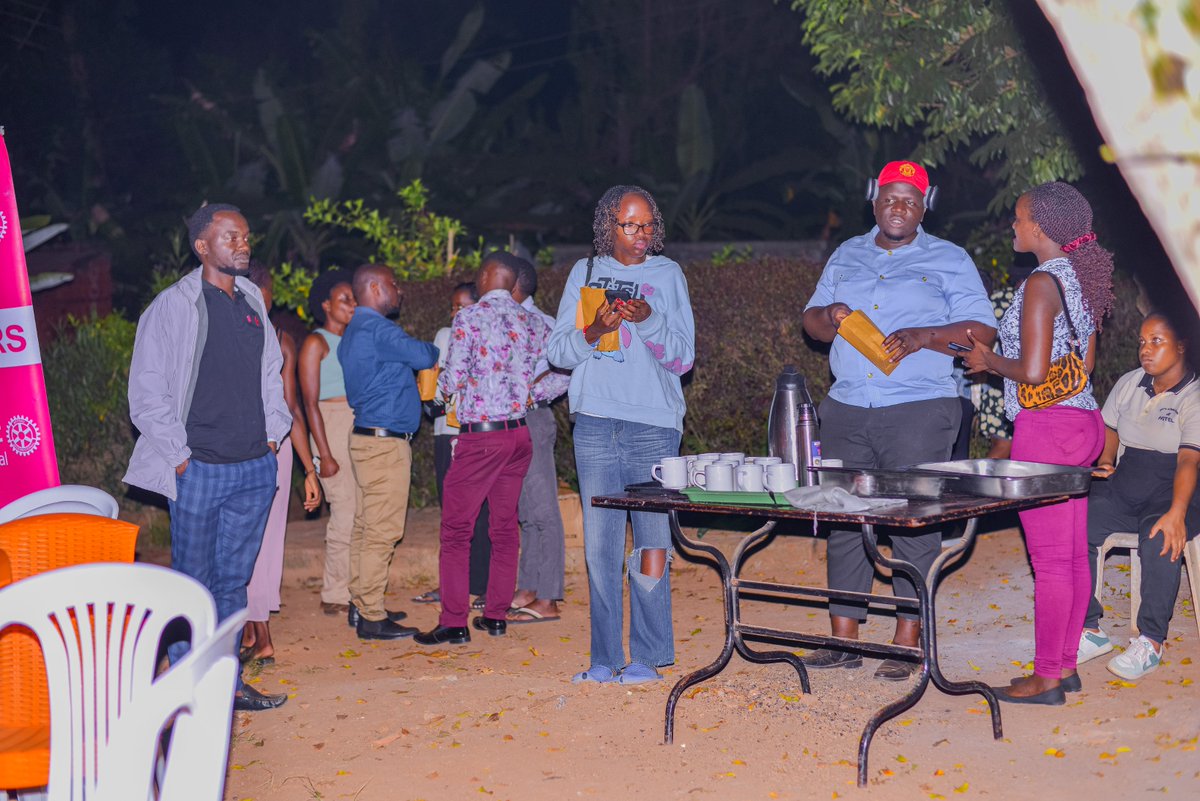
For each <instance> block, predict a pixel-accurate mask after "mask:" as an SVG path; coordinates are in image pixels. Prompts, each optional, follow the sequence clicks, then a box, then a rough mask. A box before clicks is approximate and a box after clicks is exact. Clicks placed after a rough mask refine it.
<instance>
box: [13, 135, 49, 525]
mask: <svg viewBox="0 0 1200 801" xmlns="http://www.w3.org/2000/svg"><path fill="white" fill-rule="evenodd" d="M58 483H59V480H58V460H57V458H56V457H55V454H54V436H53V434H52V433H51V430H50V409H49V407H48V406H47V405H46V381H45V378H44V377H43V376H42V354H41V350H40V348H39V347H38V338H37V326H36V325H34V319H33V295H32V294H31V293H30V291H29V272H28V270H27V269H26V267H25V247H24V245H23V244H22V242H21V222H20V218H19V217H18V216H17V195H16V192H14V191H13V181H12V167H11V165H10V164H9V161H8V147H7V146H6V145H5V143H4V136H3V134H2V133H0V506H3V505H5V504H6V503H8V502H10V501H13V500H16V499H17V498H21V497H23V496H25V495H28V494H29V493H31V492H35V491H37V490H40V489H45V488H46V487H54V486H57V485H58Z"/></svg>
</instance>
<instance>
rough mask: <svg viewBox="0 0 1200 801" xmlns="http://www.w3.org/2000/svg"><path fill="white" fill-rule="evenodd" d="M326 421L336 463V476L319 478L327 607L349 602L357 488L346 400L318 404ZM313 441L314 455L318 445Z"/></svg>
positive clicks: (350, 413)
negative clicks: (325, 520)
mask: <svg viewBox="0 0 1200 801" xmlns="http://www.w3.org/2000/svg"><path fill="white" fill-rule="evenodd" d="M317 406H318V408H319V409H320V411H321V419H322V420H324V421H325V436H326V438H327V439H328V441H329V452H330V455H331V456H333V458H334V460H335V461H336V462H337V463H338V471H337V474H336V475H334V476H332V477H330V478H322V479H321V489H322V490H323V491H324V493H325V500H327V501H329V524H328V525H327V526H326V527H325V577H324V580H323V581H322V583H321V600H322V601H324V602H325V603H328V604H345V603H350V535H351V532H353V531H354V510H355V508H356V507H357V499H356V496H357V494H358V486H357V484H355V481H354V465H353V464H351V462H350V429H351V428H353V427H354V412H353V411H352V410H351V409H350V406H349V404H347V403H346V399H345V398H340V399H338V400H325V401H319V402H318V403H317ZM309 439H310V441H311V442H312V450H313V453H316V452H317V443H316V442H315V441H313V440H312V439H311V437H310V438H309Z"/></svg>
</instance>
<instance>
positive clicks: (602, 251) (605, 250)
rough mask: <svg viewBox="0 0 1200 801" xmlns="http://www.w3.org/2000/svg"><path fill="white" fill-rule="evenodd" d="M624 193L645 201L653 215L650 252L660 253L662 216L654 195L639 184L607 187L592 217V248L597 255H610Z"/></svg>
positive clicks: (661, 247)
mask: <svg viewBox="0 0 1200 801" xmlns="http://www.w3.org/2000/svg"><path fill="white" fill-rule="evenodd" d="M626 195H637V196H639V197H640V198H641V199H642V200H644V201H646V205H648V206H649V207H650V213H651V214H652V215H653V222H654V234H653V235H652V236H651V237H650V247H649V248H647V250H648V251H649V252H650V253H652V254H653V253H660V252H661V251H662V249H663V233H664V232H663V218H662V212H660V211H659V210H658V204H657V203H655V202H654V197H653V196H652V195H651V194H650V193H649V192H647V191H646V190H645V189H642V188H641V187H640V186H631V185H624V184H622V185H617V186H614V187H611V188H609V190H608V191H607V192H605V193H604V194H603V195H602V196H601V197H600V202H599V203H597V204H596V216H594V217H593V218H592V249H593V250H595V251H596V255H597V256H611V255H612V252H613V236H614V235H615V234H616V226H617V215H618V214H619V213H620V210H621V199H622V198H623V197H625V196H626Z"/></svg>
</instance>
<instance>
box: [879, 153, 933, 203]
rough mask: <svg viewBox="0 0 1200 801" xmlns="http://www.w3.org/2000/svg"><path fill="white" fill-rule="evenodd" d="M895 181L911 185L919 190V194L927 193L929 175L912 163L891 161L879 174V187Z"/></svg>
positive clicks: (918, 165) (922, 168)
mask: <svg viewBox="0 0 1200 801" xmlns="http://www.w3.org/2000/svg"><path fill="white" fill-rule="evenodd" d="M897 181H899V182H902V183H906V184H912V185H913V186H915V187H916V188H917V189H919V190H921V194H922V195H923V194H925V193H926V192H928V191H929V173H927V172H925V168H924V167H922V166H921V165H920V164H917V163H915V162H912V161H891V162H888V163H887V164H886V165H884V167H883V170H881V171H880V173H879V181H878V183H879V185H880V186H885V185H886V184H894V183H896V182H897Z"/></svg>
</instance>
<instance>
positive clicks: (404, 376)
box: [337, 264, 438, 640]
mask: <svg viewBox="0 0 1200 801" xmlns="http://www.w3.org/2000/svg"><path fill="white" fill-rule="evenodd" d="M354 300H355V301H357V303H358V307H357V308H356V309H355V310H354V316H353V317H352V318H351V319H350V323H349V324H348V325H347V326H346V331H345V333H344V334H343V335H342V341H341V343H340V344H339V345H338V352H337V355H338V361H340V362H341V364H342V373H343V375H344V376H345V380H346V401H347V403H349V404H350V408H351V409H352V410H353V411H354V429H353V431H352V433H351V435H350V462H351V464H352V466H353V468H354V481H355V483H356V484H357V485H358V493H357V499H356V500H357V505H356V508H355V512H354V531H353V533H352V534H351V535H350V621H351V622H352V624H353V625H354V626H355V628H356V629H357V631H358V636H359V637H360V638H361V639H364V640H395V639H399V638H401V637H411V636H412V635H413V634H416V633H417V629H415V628H411V627H409V626H401V625H399V623H398V621H400V620H403V619H404V618H405V617H406V615H405V614H404V613H403V612H387V611H385V610H384V608H383V596H384V592H385V590H386V589H387V576H388V568H389V567H390V566H391V564H392V554H393V553H394V552H395V549H396V543H398V542H400V540H402V539H403V538H404V520H405V515H406V514H407V511H408V487H409V480H410V478H411V476H412V449H411V447H410V446H409V442H410V441H411V440H412V437H413V434H414V433H415V432H416V430H417V426H418V425H419V424H420V422H421V400H420V397H419V395H418V394H417V381H416V378H415V376H414V374H413V371H414V370H424V369H426V368H428V367H433V366H434V365H435V364H436V363H437V356H438V351H437V348H436V347H434V346H433V343H431V342H421V341H419V340H416V339H413V338H412V337H410V336H409V335H408V334H406V333H405V332H404V329H402V328H401V327H400V326H398V325H396V324H395V323H393V322H391V321H390V320H388V319H387V318H388V316H389V315H393V314H395V313H397V312H398V311H399V310H400V287H399V286H398V285H397V284H396V276H395V274H394V273H393V272H392V270H391V268H389V267H387V266H386V265H382V264H365V265H363V266H362V267H359V268H358V269H357V270H356V271H355V273H354Z"/></svg>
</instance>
